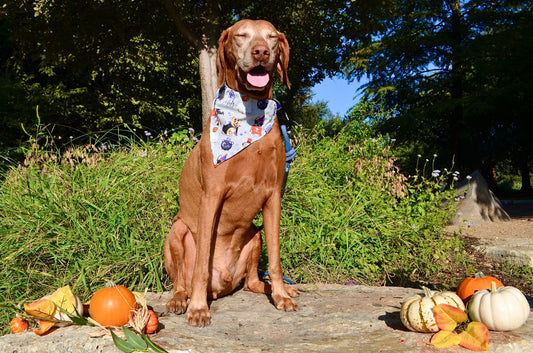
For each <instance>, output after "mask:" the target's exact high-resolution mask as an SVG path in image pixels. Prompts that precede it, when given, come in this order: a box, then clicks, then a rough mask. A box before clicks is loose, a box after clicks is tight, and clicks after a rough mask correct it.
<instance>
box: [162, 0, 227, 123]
mask: <svg viewBox="0 0 533 353" xmlns="http://www.w3.org/2000/svg"><path fill="white" fill-rule="evenodd" d="M163 5H164V6H165V9H166V10H167V13H168V15H169V17H170V18H171V19H172V21H173V23H174V25H175V26H176V28H177V30H178V31H179V32H180V33H181V34H182V35H183V36H184V37H185V38H186V39H187V40H188V41H189V43H191V44H192V45H193V46H194V47H195V48H196V50H198V56H199V59H200V63H199V70H200V88H201V90H202V127H205V124H206V122H207V121H208V119H209V115H210V114H211V105H212V104H213V100H214V99H215V93H216V90H217V88H218V87H217V67H216V60H217V59H216V58H217V46H218V40H217V39H218V35H219V34H220V33H219V32H220V28H218V26H217V25H216V24H215V23H216V21H212V22H209V21H207V22H206V23H205V25H204V26H202V27H203V30H204V33H201V34H197V33H194V32H193V31H192V30H191V29H190V28H189V27H188V26H187V25H186V24H185V23H184V22H183V21H182V20H181V16H180V14H179V13H178V10H177V9H176V7H175V6H174V3H173V2H172V0H163ZM211 5H212V6H213V7H214V10H217V8H218V7H217V6H218V5H216V4H211ZM215 12H216V11H214V13H215Z"/></svg>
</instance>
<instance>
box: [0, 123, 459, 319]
mask: <svg viewBox="0 0 533 353" xmlns="http://www.w3.org/2000/svg"><path fill="white" fill-rule="evenodd" d="M324 124H327V123H324ZM328 131H329V132H328ZM331 131H332V130H331V129H329V130H328V129H326V128H325V126H318V127H317V129H316V130H315V131H314V133H310V132H308V131H303V130H298V129H296V130H295V132H294V134H293V137H294V140H295V145H296V146H297V153H298V156H297V159H296V161H295V163H293V167H292V169H291V174H290V177H289V183H288V185H287V193H286V195H285V198H284V200H283V204H282V206H283V215H282V232H281V237H282V246H283V249H282V261H283V267H284V269H285V271H286V276H288V277H289V278H291V279H293V280H295V281H297V282H345V281H358V282H361V283H368V284H389V283H396V284H397V283H400V284H409V283H410V282H416V281H417V280H420V279H421V278H422V279H423V280H426V281H427V279H428V278H429V277H430V276H432V275H434V274H436V273H438V272H439V271H440V270H441V269H442V267H443V266H444V265H445V263H446V261H454V258H455V256H457V255H455V254H454V255H450V254H451V253H452V252H453V250H458V249H459V248H460V243H459V241H458V240H457V239H456V238H450V239H443V238H442V237H441V236H440V234H441V229H442V228H443V225H444V223H445V221H446V219H447V218H448V217H449V215H450V212H451V210H450V207H452V206H451V205H452V204H450V203H443V202H442V200H443V197H445V194H443V193H441V192H440V191H439V190H438V187H439V184H438V180H439V179H438V178H434V177H428V178H418V179H417V180H416V181H414V180H412V182H407V180H406V177H405V176H403V175H402V174H400V173H399V171H398V170H397V168H396V167H395V166H394V164H393V162H394V159H393V156H392V155H391V149H390V143H391V142H390V141H388V140H387V139H385V138H371V137H370V136H371V129H368V126H365V125H363V126H361V124H360V123H358V122H356V121H354V122H352V123H349V124H345V126H344V128H342V129H341V130H340V132H338V133H337V134H335V135H333V136H331V135H332V132H331ZM337 131H338V130H337ZM328 134H329V135H328ZM124 136H135V134H133V133H132V131H131V130H119V131H116V132H115V133H114V135H113V136H109V135H108V136H105V138H106V141H109V140H113V141H116V142H117V143H114V144H110V143H103V140H96V141H94V142H92V143H90V144H87V145H84V146H78V147H74V146H72V147H70V148H67V149H64V150H62V151H60V150H59V149H58V148H56V147H55V146H56V145H55V144H54V141H53V138H52V136H50V135H49V134H46V133H43V132H42V133H40V134H39V135H38V136H37V137H36V138H35V139H32V140H30V141H29V143H28V145H27V149H26V150H25V151H24V152H25V155H26V160H25V162H24V163H22V164H20V165H18V166H13V167H12V168H11V169H10V170H9V171H8V172H6V173H4V175H3V179H2V182H1V183H2V184H1V190H0V210H1V211H0V212H1V214H0V258H1V259H2V264H3V267H2V268H1V269H0V279H1V281H0V305H1V308H0V310H1V313H0V320H1V321H2V322H3V323H7V322H8V320H9V319H10V317H11V316H12V315H13V312H14V311H15V308H14V306H15V305H16V304H17V303H19V302H21V301H29V300H34V299H37V298H39V297H41V296H42V295H45V294H48V293H50V292H52V291H53V290H54V289H56V288H58V287H61V286H63V285H66V284H69V285H70V286H71V287H72V290H73V292H74V293H76V294H77V295H79V296H80V297H81V298H82V300H88V299H89V298H90V294H91V293H93V292H94V291H95V290H97V289H98V288H100V287H101V286H102V285H103V284H104V283H105V282H106V281H108V280H112V281H115V282H116V283H120V284H123V285H126V286H128V287H130V288H132V289H136V290H144V289H145V288H149V289H150V290H155V291H163V290H169V289H170V286H171V284H170V283H169V280H168V276H167V275H166V273H165V270H164V266H163V244H164V240H165V237H166V234H167V232H168V230H169V228H170V222H171V218H172V216H174V214H175V213H176V211H177V207H178V206H177V198H178V189H177V186H178V179H179V174H180V171H181V168H182V166H183V162H184V160H185V158H186V157H187V155H188V153H189V151H190V150H191V147H192V145H193V144H194V142H193V136H192V135H191V132H189V131H187V130H183V131H180V132H179V133H174V134H173V135H171V136H170V137H168V138H162V139H159V138H157V139H156V138H151V137H148V138H147V139H148V141H145V139H144V140H143V139H139V138H135V137H124ZM111 137H112V138H111ZM459 253H460V252H459ZM265 256H266V255H265ZM264 263H265V261H264V259H263V260H262V264H264ZM265 269H266V268H265ZM4 327H6V326H4Z"/></svg>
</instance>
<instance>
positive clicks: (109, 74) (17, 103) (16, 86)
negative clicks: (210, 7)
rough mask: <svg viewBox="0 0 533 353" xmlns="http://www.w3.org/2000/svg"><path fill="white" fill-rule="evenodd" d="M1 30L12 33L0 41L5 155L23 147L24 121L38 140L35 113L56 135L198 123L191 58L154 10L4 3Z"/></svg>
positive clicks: (151, 6)
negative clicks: (120, 126)
mask: <svg viewBox="0 0 533 353" xmlns="http://www.w3.org/2000/svg"><path fill="white" fill-rule="evenodd" d="M0 25H2V27H5V28H6V29H7V31H8V32H9V33H10V36H9V37H6V38H4V37H0V40H2V47H3V46H4V45H6V47H7V48H8V49H9V55H8V56H6V57H5V58H1V59H2V62H0V65H1V67H2V68H3V69H4V70H5V72H6V73H7V75H6V77H7V78H8V80H6V81H2V82H5V85H6V86H5V87H6V88H5V89H4V90H0V94H2V98H4V97H5V98H6V99H2V100H1V101H2V103H0V121H2V122H5V123H6V125H7V126H8V127H9V128H10V129H9V130H8V132H2V134H3V135H1V136H2V137H3V138H2V140H4V138H6V144H7V145H8V146H9V147H13V146H16V145H18V144H19V143H21V142H22V141H21V140H20V137H21V136H23V134H21V133H20V132H21V131H20V122H21V121H22V122H25V125H26V129H29V130H30V132H32V133H34V132H35V131H34V130H33V129H34V128H35V127H36V126H37V124H36V122H35V119H34V118H33V116H34V115H33V112H32V111H33V110H34V109H35V106H37V105H38V106H40V107H41V118H42V120H41V121H42V123H43V124H52V123H53V124H54V125H55V126H56V127H55V131H56V133H57V134H58V135H59V134H63V135H66V134H67V133H68V134H70V135H74V136H78V135H84V134H86V133H87V132H93V131H98V130H106V129H109V128H111V127H113V126H116V125H118V124H122V123H127V124H130V125H133V126H137V127H141V126H150V127H151V128H153V129H161V130H162V129H164V128H171V127H175V126H178V125H180V124H186V123H187V124H190V122H189V117H190V116H192V117H194V116H198V117H199V116H200V98H199V97H201V94H200V89H199V83H198V73H197V72H198V68H197V67H198V59H197V55H196V52H195V51H194V49H193V48H191V47H190V46H189V44H188V43H187V42H184V41H183V39H182V38H181V37H180V35H179V34H178V33H176V32H175V30H174V27H173V25H172V23H171V21H170V20H169V19H168V18H167V17H166V15H165V11H164V9H163V7H162V6H161V4H160V3H159V2H153V1H143V2H131V3H123V2H121V3H117V2H111V3H110V2H99V1H91V0H87V1H81V2H80V1H63V2H43V1H42V2H36V3H35V4H34V3H26V4H22V5H21V4H20V3H19V2H17V1H7V2H6V4H5V8H4V10H3V12H2V16H1V17H0ZM67 127H70V130H67ZM67 131H68V132H67ZM17 133H18V134H17ZM0 147H1V146H0Z"/></svg>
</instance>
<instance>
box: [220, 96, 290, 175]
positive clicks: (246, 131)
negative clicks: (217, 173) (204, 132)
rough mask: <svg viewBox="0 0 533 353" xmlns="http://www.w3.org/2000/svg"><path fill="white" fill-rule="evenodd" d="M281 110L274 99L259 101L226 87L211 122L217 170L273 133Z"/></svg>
mask: <svg viewBox="0 0 533 353" xmlns="http://www.w3.org/2000/svg"><path fill="white" fill-rule="evenodd" d="M279 108H281V106H279V104H278V102H277V101H275V100H273V99H263V100H258V99H255V98H251V97H248V96H246V95H244V94H241V93H239V92H237V91H234V90H232V89H231V88H229V87H227V86H222V87H221V88H220V89H219V90H218V94H217V97H216V98H215V101H214V103H213V110H212V111H211V121H210V137H211V151H212V153H213V163H214V164H215V166H217V165H219V164H220V163H222V162H224V161H226V160H228V159H229V158H231V157H233V156H234V155H236V154H237V153H239V152H240V151H242V150H243V149H245V148H246V147H248V146H249V145H250V144H252V143H253V142H255V141H257V140H259V139H260V138H261V137H263V136H265V135H266V134H267V133H268V132H269V131H270V130H271V129H272V125H274V120H275V119H276V112H277V110H278V109H279Z"/></svg>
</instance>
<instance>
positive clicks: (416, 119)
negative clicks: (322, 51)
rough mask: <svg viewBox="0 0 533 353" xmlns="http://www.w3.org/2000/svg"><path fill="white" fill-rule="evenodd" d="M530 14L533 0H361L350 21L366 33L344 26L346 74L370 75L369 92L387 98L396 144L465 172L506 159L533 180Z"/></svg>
mask: <svg viewBox="0 0 533 353" xmlns="http://www.w3.org/2000/svg"><path fill="white" fill-rule="evenodd" d="M532 8H533V7H532V2H531V1H529V0H517V1H503V0H498V1H495V2H490V3H489V2H486V1H459V0H453V1H432V2H424V3H420V2H419V1H391V2H387V3H386V4H383V3H382V2H375V3H374V4H371V3H367V2H365V1H363V2H354V3H352V4H351V6H350V7H349V8H348V9H347V15H348V17H351V18H358V19H360V20H361V22H362V23H361V27H362V28H364V30H363V31H364V32H365V33H364V34H363V35H361V33H360V31H361V29H360V28H355V27H353V28H351V27H348V26H347V27H345V30H346V34H345V35H346V38H348V43H347V44H348V45H350V47H349V49H347V50H346V51H345V60H344V62H343V69H344V72H345V74H346V75H347V76H348V77H352V78H361V77H365V76H366V77H368V78H369V82H368V84H367V85H366V86H365V93H366V94H367V95H368V96H369V97H373V96H375V95H379V94H383V95H384V97H385V100H384V102H385V104H386V107H388V108H389V109H395V110H396V111H397V112H396V114H395V115H394V116H393V117H392V118H391V119H389V120H387V121H381V122H380V123H381V131H383V132H384V133H389V134H390V135H391V136H393V137H394V138H396V139H397V141H398V144H400V145H402V146H404V147H405V148H407V149H412V148H413V147H416V148H417V149H419V150H421V151H420V152H421V153H422V154H431V153H438V154H439V155H440V156H442V157H443V158H445V160H451V159H452V158H454V159H455V163H456V166H457V167H458V168H460V169H461V171H462V172H471V171H473V170H475V169H477V168H482V171H483V172H484V174H488V171H490V170H491V168H493V167H494V166H495V164H496V163H498V162H503V161H505V160H506V159H507V160H510V161H511V162H512V163H513V164H514V165H515V166H516V167H517V168H520V170H521V172H522V174H528V175H527V177H526V180H528V179H529V171H528V163H529V166H530V165H531V160H532V156H533V149H532V147H531V146H532V145H531V143H530V137H529V135H528V133H527V132H528V131H531V129H532V125H531V124H532V123H531V119H529V114H528V113H527V112H528V111H531V100H530V99H529V97H530V96H531V94H532V92H531V87H533V85H532V79H533V76H532V75H531V73H530V70H529V71H528V70H527V68H528V67H529V62H530V61H531V60H530V58H531V57H532V48H533V45H532V42H531V41H532V39H531V38H533V37H532V36H531V33H532V30H533V26H532V23H533V21H531V19H532V14H533V11H532ZM365 13H366V15H365ZM416 154H417V153H416V152H415V153H414V155H416ZM402 157H403V156H402ZM402 162H403V161H402ZM410 171H412V170H410Z"/></svg>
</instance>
